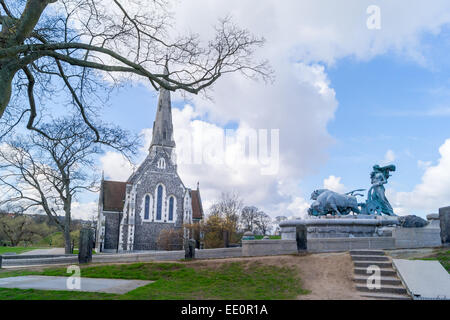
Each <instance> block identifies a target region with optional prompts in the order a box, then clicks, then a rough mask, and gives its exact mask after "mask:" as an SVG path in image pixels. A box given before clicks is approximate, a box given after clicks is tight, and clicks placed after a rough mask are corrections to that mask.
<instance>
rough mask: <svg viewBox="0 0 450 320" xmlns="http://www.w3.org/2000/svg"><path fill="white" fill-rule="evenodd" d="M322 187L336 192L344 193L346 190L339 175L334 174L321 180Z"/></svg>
mask: <svg viewBox="0 0 450 320" xmlns="http://www.w3.org/2000/svg"><path fill="white" fill-rule="evenodd" d="M323 188H324V189H328V190H331V191H334V192H338V193H345V191H346V188H345V186H344V184H343V183H341V177H335V176H329V177H328V178H327V179H325V180H323Z"/></svg>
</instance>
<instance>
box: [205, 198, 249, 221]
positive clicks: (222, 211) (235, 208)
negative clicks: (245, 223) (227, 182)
mask: <svg viewBox="0 0 450 320" xmlns="http://www.w3.org/2000/svg"><path fill="white" fill-rule="evenodd" d="M242 205H243V202H242V199H241V198H240V197H239V195H238V194H237V193H235V192H231V193H230V192H223V193H222V195H221V198H220V199H219V200H218V201H217V202H216V203H214V204H213V205H212V206H211V208H210V214H211V215H218V216H220V217H223V218H224V219H225V221H226V224H227V226H226V227H227V229H228V230H237V227H238V223H239V214H240V211H241V208H242Z"/></svg>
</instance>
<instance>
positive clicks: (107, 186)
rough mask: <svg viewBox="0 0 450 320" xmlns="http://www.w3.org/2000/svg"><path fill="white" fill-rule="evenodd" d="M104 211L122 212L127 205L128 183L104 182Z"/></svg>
mask: <svg viewBox="0 0 450 320" xmlns="http://www.w3.org/2000/svg"><path fill="white" fill-rule="evenodd" d="M102 183H103V185H102V189H103V210H104V211H115V212H122V211H123V206H124V203H125V192H126V186H127V183H126V182H118V181H103V182H102Z"/></svg>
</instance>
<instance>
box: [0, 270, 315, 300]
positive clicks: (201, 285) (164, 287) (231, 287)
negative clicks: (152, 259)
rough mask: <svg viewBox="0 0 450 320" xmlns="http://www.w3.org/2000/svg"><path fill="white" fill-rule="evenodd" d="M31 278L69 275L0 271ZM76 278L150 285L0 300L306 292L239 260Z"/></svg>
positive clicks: (254, 296) (285, 276) (292, 276)
mask: <svg viewBox="0 0 450 320" xmlns="http://www.w3.org/2000/svg"><path fill="white" fill-rule="evenodd" d="M31 274H39V275H48V276H70V274H67V273H66V269H63V268H58V269H47V270H44V271H42V272H36V271H35V272H33V271H23V270H20V271H7V272H1V273H0V278H3V277H11V276H19V275H31ZM81 276H82V277H88V278H111V279H134V280H153V281H155V282H154V283H151V284H149V285H146V286H144V287H140V288H137V289H135V290H133V291H131V292H128V293H127V294H124V295H117V294H102V293H83V292H67V291H40V290H18V289H1V288H0V299H1V300H8V299H20V300H24V299H26V300H33V299H52V300H53V299H54V300H72V299H75V300H80V299H81V300H85V299H89V300H92V299H99V300H100V299H133V300H172V299H175V300H188V299H189V300H193V299H214V300H247V299H248V300H267V299H295V297H297V296H298V295H301V294H307V293H308V291H306V290H303V289H302V287H301V279H300V278H299V277H298V276H297V273H296V271H295V270H294V269H292V268H288V267H278V266H268V265H260V264H256V263H251V264H245V263H243V262H226V263H223V264H221V265H220V266H218V267H214V268H212V267H206V266H203V265H202V264H187V263H135V264H121V265H105V266H88V267H84V268H82V270H81Z"/></svg>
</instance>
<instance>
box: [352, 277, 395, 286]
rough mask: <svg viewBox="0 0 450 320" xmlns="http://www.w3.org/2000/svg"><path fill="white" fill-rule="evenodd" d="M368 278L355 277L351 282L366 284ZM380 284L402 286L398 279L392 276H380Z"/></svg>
mask: <svg viewBox="0 0 450 320" xmlns="http://www.w3.org/2000/svg"><path fill="white" fill-rule="evenodd" d="M369 277H370V275H355V276H354V277H353V281H354V282H356V283H360V284H366V283H367V279H368V278H369ZM380 282H381V284H388V285H402V281H401V280H400V279H399V278H397V277H392V276H389V277H388V276H381V279H380Z"/></svg>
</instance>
